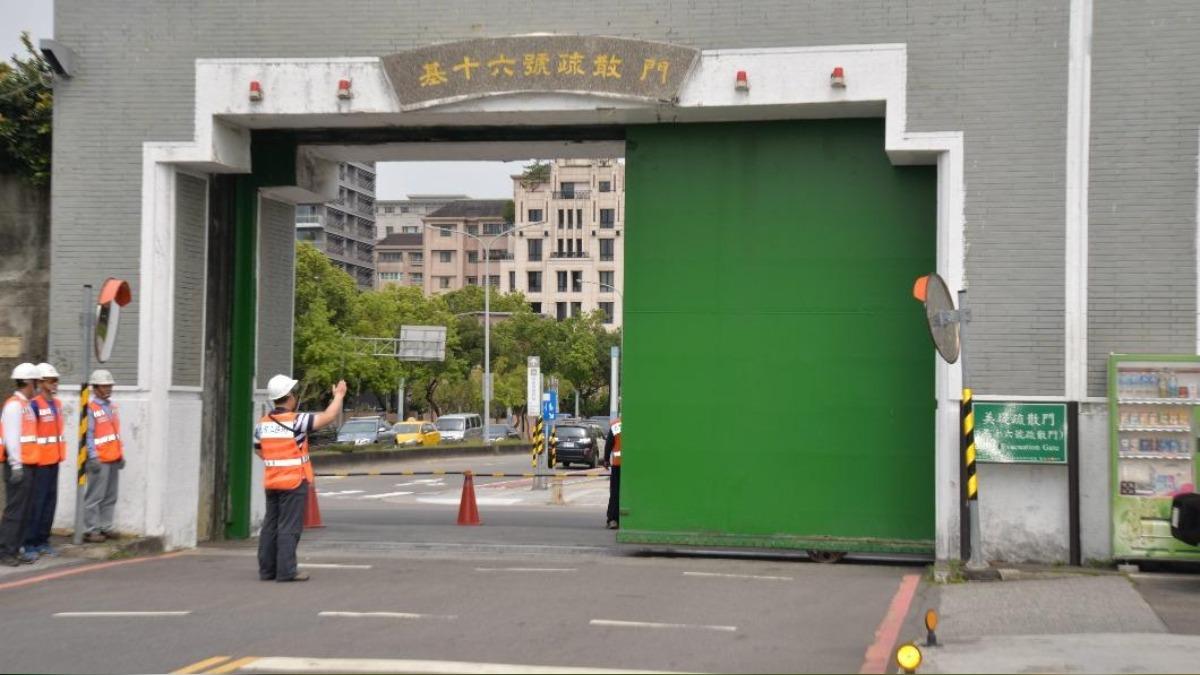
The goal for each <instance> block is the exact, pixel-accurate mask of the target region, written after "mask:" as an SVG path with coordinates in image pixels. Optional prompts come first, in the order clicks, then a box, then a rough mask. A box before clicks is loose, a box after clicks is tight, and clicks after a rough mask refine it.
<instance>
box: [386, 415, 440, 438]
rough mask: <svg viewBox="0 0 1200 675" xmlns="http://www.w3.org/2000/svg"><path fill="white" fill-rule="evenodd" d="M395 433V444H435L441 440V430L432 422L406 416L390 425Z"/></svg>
mask: <svg viewBox="0 0 1200 675" xmlns="http://www.w3.org/2000/svg"><path fill="white" fill-rule="evenodd" d="M392 433H394V434H396V445H437V444H438V443H441V442H442V432H440V431H438V430H437V427H435V426H433V423H432V422H422V421H420V420H415V419H413V418H411V417H410V418H408V419H407V420H405V421H403V422H397V423H396V424H395V425H394V426H393V427H392Z"/></svg>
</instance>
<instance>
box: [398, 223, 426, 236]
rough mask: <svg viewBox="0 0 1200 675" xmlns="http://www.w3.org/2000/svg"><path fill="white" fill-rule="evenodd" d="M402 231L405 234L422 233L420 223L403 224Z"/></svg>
mask: <svg viewBox="0 0 1200 675" xmlns="http://www.w3.org/2000/svg"><path fill="white" fill-rule="evenodd" d="M400 232H401V233H403V234H421V226H420V225H401V226H400Z"/></svg>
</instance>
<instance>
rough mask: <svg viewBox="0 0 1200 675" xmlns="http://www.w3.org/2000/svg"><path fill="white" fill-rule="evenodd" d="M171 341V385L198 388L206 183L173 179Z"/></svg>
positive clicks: (190, 178) (183, 176)
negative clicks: (172, 319) (173, 279)
mask: <svg viewBox="0 0 1200 675" xmlns="http://www.w3.org/2000/svg"><path fill="white" fill-rule="evenodd" d="M175 190H176V192H175V301H174V305H175V307H174V322H175V335H174V338H175V341H174V345H173V347H172V351H173V354H172V359H171V382H172V383H173V384H177V385H185V386H189V387H199V386H200V378H201V377H202V374H203V367H204V268H205V248H206V247H205V245H204V241H205V239H206V238H207V236H208V223H207V221H206V220H205V215H206V214H207V211H208V209H207V207H208V182H207V181H204V180H201V179H199V178H195V177H193V176H188V175H186V174H176V175H175Z"/></svg>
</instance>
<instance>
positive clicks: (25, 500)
mask: <svg viewBox="0 0 1200 675" xmlns="http://www.w3.org/2000/svg"><path fill="white" fill-rule="evenodd" d="M12 379H13V383H14V384H15V385H16V391H14V392H13V394H12V396H10V397H9V398H8V400H7V401H6V402H5V403H4V408H3V410H2V411H0V439H2V440H3V442H0V461H2V462H3V463H4V483H5V488H6V489H5V499H4V516H3V518H2V519H0V564H4V565H8V566H10V567H16V566H17V565H20V564H22V563H25V564H29V563H32V562H34V561H35V560H37V555H36V554H33V553H30V552H28V551H27V552H25V553H22V552H21V544H22V542H23V541H24V539H25V531H24V530H25V524H26V523H27V522H28V520H29V505H30V504H31V503H32V502H31V500H30V496H31V494H32V492H33V490H32V489H31V488H32V485H33V479H32V478H31V477H30V475H29V474H30V473H31V472H32V471H33V467H35V466H37V463H38V458H39V457H40V448H39V447H38V442H37V438H38V425H37V417H36V416H35V415H34V414H33V408H32V407H30V405H29V401H30V400H31V399H32V398H33V396H34V393H35V390H36V389H37V383H38V380H39V379H41V375H40V374H39V372H38V368H37V366H35V365H33V364H32V363H22V364H20V365H18V366H17V367H16V368H14V369H13V371H12Z"/></svg>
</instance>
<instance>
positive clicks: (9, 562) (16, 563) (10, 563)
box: [0, 555, 21, 567]
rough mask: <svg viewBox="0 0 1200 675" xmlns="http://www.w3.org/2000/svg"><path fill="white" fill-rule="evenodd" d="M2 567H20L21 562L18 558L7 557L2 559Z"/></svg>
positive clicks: (0, 560) (0, 562)
mask: <svg viewBox="0 0 1200 675" xmlns="http://www.w3.org/2000/svg"><path fill="white" fill-rule="evenodd" d="M0 565H5V566H7V567H20V566H21V561H20V559H18V558H17V557H16V556H13V555H6V556H3V557H0Z"/></svg>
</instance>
